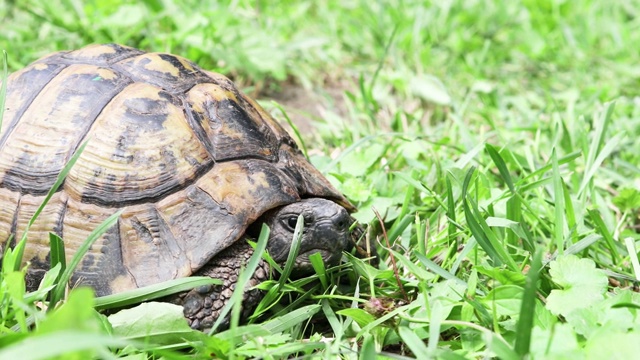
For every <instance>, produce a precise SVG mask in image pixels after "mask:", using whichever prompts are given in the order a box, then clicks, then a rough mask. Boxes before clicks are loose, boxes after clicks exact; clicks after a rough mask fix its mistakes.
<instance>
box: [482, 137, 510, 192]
mask: <svg viewBox="0 0 640 360" xmlns="http://www.w3.org/2000/svg"><path fill="white" fill-rule="evenodd" d="M485 149H486V150H487V152H488V153H489V156H491V160H493V163H494V164H496V167H497V168H498V171H499V172H500V175H501V176H502V179H503V180H504V182H505V183H506V184H507V186H508V187H509V190H511V193H512V194H515V192H516V188H515V186H514V185H513V180H512V179H511V174H510V173H509V169H508V168H507V164H506V163H505V161H504V159H503V158H502V156H500V153H499V152H498V150H496V148H495V147H493V146H492V145H491V144H485Z"/></svg>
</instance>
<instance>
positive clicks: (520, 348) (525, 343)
mask: <svg viewBox="0 0 640 360" xmlns="http://www.w3.org/2000/svg"><path fill="white" fill-rule="evenodd" d="M543 253H544V251H543V250H542V249H538V250H537V251H536V252H535V253H534V254H533V259H532V261H531V267H530V268H529V273H528V274H527V280H526V283H525V286H524V293H523V294H522V303H521V305H520V317H519V318H518V324H517V325H516V342H515V349H514V350H515V351H516V353H518V355H520V356H521V357H523V358H524V357H525V356H526V355H527V354H528V353H529V350H530V346H531V333H532V331H533V322H534V316H535V313H536V312H535V308H536V293H537V290H538V288H537V287H538V278H539V277H540V270H541V269H542V254H543Z"/></svg>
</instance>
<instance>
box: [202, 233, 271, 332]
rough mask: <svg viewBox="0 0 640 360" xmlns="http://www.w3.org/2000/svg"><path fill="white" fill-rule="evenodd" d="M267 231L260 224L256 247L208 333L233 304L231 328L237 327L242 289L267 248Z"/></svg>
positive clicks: (220, 321) (220, 322)
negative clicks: (234, 311)
mask: <svg viewBox="0 0 640 360" xmlns="http://www.w3.org/2000/svg"><path fill="white" fill-rule="evenodd" d="M269 233H270V230H269V227H268V226H267V225H265V224H262V228H261V230H260V236H258V242H257V243H256V247H255V249H254V251H253V254H252V255H251V258H250V259H249V261H248V262H247V265H246V267H244V269H242V271H241V272H240V276H238V281H237V283H236V288H235V290H234V291H233V294H232V295H231V298H230V299H229V300H228V301H227V303H226V304H225V305H224V307H223V308H222V310H220V315H219V316H218V318H217V319H216V322H215V323H214V324H213V326H212V327H211V331H210V332H209V334H213V333H214V332H215V331H216V329H218V327H220V324H222V322H223V321H224V320H225V318H226V317H227V315H228V314H229V312H230V311H231V309H232V307H234V306H236V308H237V309H238V310H237V311H238V312H236V315H235V316H232V317H231V328H232V329H233V328H235V327H237V324H238V317H239V310H240V308H239V306H240V303H241V302H242V297H243V295H244V289H245V287H246V285H247V284H248V283H249V280H250V279H251V277H252V276H253V273H254V272H255V271H256V269H257V268H258V265H259V264H260V261H261V260H262V254H263V253H264V252H265V250H266V249H267V241H268V240H269Z"/></svg>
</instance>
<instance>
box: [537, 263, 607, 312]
mask: <svg viewBox="0 0 640 360" xmlns="http://www.w3.org/2000/svg"><path fill="white" fill-rule="evenodd" d="M549 274H550V275H551V279H552V280H553V281H554V282H555V283H556V284H558V285H560V286H561V287H562V289H554V290H551V293H550V294H549V296H548V297H547V304H546V307H547V309H549V310H550V311H551V312H552V313H554V314H555V315H563V316H566V315H567V314H570V313H571V312H572V311H574V310H576V309H581V308H586V307H588V306H590V305H592V304H595V303H597V302H598V301H602V300H603V299H604V296H603V294H604V291H605V289H606V286H607V284H608V280H607V276H606V275H605V274H604V273H603V272H602V270H599V269H596V267H595V263H594V262H593V260H591V259H580V258H578V257H576V256H575V255H567V256H562V257H559V258H558V259H557V260H555V261H552V262H551V263H550V265H549Z"/></svg>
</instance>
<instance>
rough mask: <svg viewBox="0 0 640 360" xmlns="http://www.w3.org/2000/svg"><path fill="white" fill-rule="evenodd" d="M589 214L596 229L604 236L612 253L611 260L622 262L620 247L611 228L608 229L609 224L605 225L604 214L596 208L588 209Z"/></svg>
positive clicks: (616, 262) (615, 262)
mask: <svg viewBox="0 0 640 360" xmlns="http://www.w3.org/2000/svg"><path fill="white" fill-rule="evenodd" d="M587 212H588V214H589V218H590V219H591V221H592V222H593V224H594V225H595V228H596V230H598V232H599V233H600V235H602V236H603V237H604V241H605V243H606V244H607V248H609V252H610V254H611V261H612V262H613V263H614V264H618V263H619V262H620V254H619V253H618V247H617V246H616V243H615V241H614V240H613V236H612V235H611V232H609V229H607V225H605V223H604V221H603V220H602V216H601V215H600V212H599V211H598V210H595V209H591V210H587Z"/></svg>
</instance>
